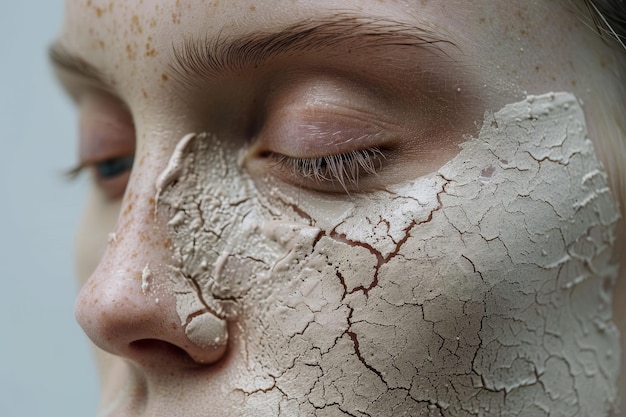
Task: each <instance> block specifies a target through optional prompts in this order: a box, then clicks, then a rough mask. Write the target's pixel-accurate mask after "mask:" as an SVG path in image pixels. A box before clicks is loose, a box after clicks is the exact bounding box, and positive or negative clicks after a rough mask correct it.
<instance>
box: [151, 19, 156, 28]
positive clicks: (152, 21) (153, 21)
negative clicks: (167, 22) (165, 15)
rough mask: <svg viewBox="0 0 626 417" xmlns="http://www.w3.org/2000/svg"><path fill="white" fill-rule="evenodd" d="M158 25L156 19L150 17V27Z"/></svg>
mask: <svg viewBox="0 0 626 417" xmlns="http://www.w3.org/2000/svg"><path fill="white" fill-rule="evenodd" d="M156 25H157V22H156V19H150V27H151V28H153V27H155V26H156Z"/></svg>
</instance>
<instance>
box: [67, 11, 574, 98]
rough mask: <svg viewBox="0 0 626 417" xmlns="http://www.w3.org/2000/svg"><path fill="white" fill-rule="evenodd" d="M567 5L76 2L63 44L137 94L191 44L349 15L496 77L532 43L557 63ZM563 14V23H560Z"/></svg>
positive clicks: (540, 54)
mask: <svg viewBox="0 0 626 417" xmlns="http://www.w3.org/2000/svg"><path fill="white" fill-rule="evenodd" d="M559 3H560V2H534V3H533V5H532V6H530V5H527V4H520V5H513V6H511V4H510V3H508V2H503V1H483V0H478V1H474V2H471V3H469V2H465V1H457V0H446V1H442V0H435V1H424V0H422V1H417V0H416V1H380V0H359V1H355V0H348V1H343V2H341V4H340V5H339V4H338V3H337V2H336V1H332V0H319V1H315V2H311V1H288V0H273V1H263V2H255V1H247V0H233V1H228V2H226V1H213V2H211V1H202V0H187V1H183V0H178V1H175V2H174V1H133V2H112V1H98V0H69V1H68V3H67V7H66V19H65V24H64V27H63V30H62V34H61V36H60V41H61V43H62V44H63V45H64V47H65V48H66V49H68V50H70V51H72V52H75V53H79V54H81V55H82V56H84V57H85V58H86V59H87V60H88V61H89V62H90V63H91V64H93V65H94V66H95V67H97V68H99V69H101V71H102V72H103V73H106V74H116V73H123V74H125V75H126V76H127V77H133V78H134V80H133V82H132V83H129V86H130V85H137V81H139V80H142V79H143V80H147V79H151V78H152V79H153V80H158V78H159V77H160V76H161V72H162V71H161V69H162V68H163V67H165V66H167V65H168V63H170V62H171V60H172V55H173V50H174V49H175V48H176V47H177V46H180V45H181V44H182V43H184V42H185V41H187V40H189V39H208V40H215V39H218V38H219V39H220V40H224V41H226V40H229V39H232V38H237V37H240V36H242V35H250V34H258V33H271V32H277V31H280V30H281V29H284V28H286V27H290V26H292V25H296V24H298V23H302V22H307V21H310V20H311V19H329V18H332V17H334V16H337V15H340V14H342V13H345V12H349V13H351V14H352V15H355V16H363V17H365V18H374V19H384V20H385V21H387V22H394V21H395V22H401V23H403V24H408V25H412V26H415V27H416V28H418V29H419V30H421V31H425V32H430V33H432V34H433V35H434V37H437V38H440V39H444V40H446V41H449V42H450V44H451V45H454V48H452V49H450V51H449V52H450V53H452V54H454V59H455V60H458V61H459V62H462V63H463V64H465V65H466V66H472V65H474V66H476V65H478V64H479V63H482V62H485V59H486V58H491V60H492V61H493V63H494V64H493V65H491V66H493V67H494V68H493V70H494V71H495V70H497V69H498V68H496V67H497V66H498V65H497V64H495V62H500V63H503V62H507V61H513V60H515V61H520V59H519V58H520V54H521V53H522V52H523V51H524V48H525V47H526V48H527V47H528V44H529V43H531V42H532V43H535V44H536V45H539V46H541V48H537V47H535V48H533V54H534V55H535V56H537V57H540V58H541V59H543V60H548V59H550V58H551V59H552V60H553V57H554V51H556V50H559V45H561V44H562V43H563V42H566V41H567V38H566V37H565V36H553V35H547V34H548V33H551V34H554V33H557V34H558V33H564V32H565V28H566V27H568V25H572V24H575V21H576V19H572V18H571V16H569V14H567V13H563V10H561V9H560V6H558V5H557V4H559ZM555 12H558V13H559V19H555V18H554V13H555ZM568 17H569V18H568ZM352 29H353V28H348V29H347V30H352ZM539 40H540V42H539ZM536 45H535V46H536ZM527 49H528V48H527ZM561 49H562V48H561ZM505 52H506V56H504V53H505ZM527 55H528V53H527ZM518 64H520V62H517V64H516V65H518ZM502 67H506V65H502ZM500 70H502V71H507V70H510V68H500ZM121 81H122V80H118V82H121Z"/></svg>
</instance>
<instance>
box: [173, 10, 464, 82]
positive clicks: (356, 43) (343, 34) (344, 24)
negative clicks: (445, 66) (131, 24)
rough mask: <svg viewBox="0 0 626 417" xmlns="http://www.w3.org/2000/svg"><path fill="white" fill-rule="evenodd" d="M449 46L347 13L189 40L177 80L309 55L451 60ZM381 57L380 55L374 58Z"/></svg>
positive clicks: (435, 37)
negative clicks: (390, 51) (418, 54)
mask: <svg viewBox="0 0 626 417" xmlns="http://www.w3.org/2000/svg"><path fill="white" fill-rule="evenodd" d="M443 44H448V45H451V46H455V45H454V43H453V42H451V41H449V40H446V39H445V37H444V36H442V35H441V34H436V33H434V32H432V31H430V30H427V29H424V28H419V27H417V26H415V25H413V24H409V23H405V22H400V21H395V20H390V19H386V18H377V17H364V16H361V15H354V14H350V13H341V14H336V15H332V16H328V17H325V18H317V19H306V20H303V21H300V22H298V23H295V24H292V25H291V26H288V27H286V28H284V29H282V30H280V31H279V32H267V33H263V32H258V33H254V34H251V35H246V36H243V37H241V38H236V39H232V40H231V39H227V38H223V37H221V35H218V36H214V37H207V38H188V39H186V40H184V41H183V42H182V44H181V45H180V46H178V47H174V48H173V57H174V60H173V63H172V64H170V65H169V67H170V70H171V72H172V73H173V75H174V76H175V77H177V78H179V79H181V80H184V81H185V80H186V81H188V82H191V83H193V81H194V80H195V79H197V78H198V77H200V78H204V77H210V78H215V77H220V76H224V75H226V74H228V73H231V72H236V71H238V70H244V69H249V68H257V67H259V66H260V65H262V64H263V63H264V62H266V61H269V60H271V59H272V58H274V57H277V56H290V55H291V56H293V55H299V54H302V53H306V52H310V53H311V52H331V51H334V52H339V53H345V54H346V55H348V54H351V53H363V52H367V53H372V52H375V51H376V50H380V49H382V48H389V47H402V48H404V47H409V48H417V49H420V50H421V51H424V50H428V51H430V52H432V53H439V54H441V55H446V56H447V53H446V52H444V48H443ZM372 56H375V55H372Z"/></svg>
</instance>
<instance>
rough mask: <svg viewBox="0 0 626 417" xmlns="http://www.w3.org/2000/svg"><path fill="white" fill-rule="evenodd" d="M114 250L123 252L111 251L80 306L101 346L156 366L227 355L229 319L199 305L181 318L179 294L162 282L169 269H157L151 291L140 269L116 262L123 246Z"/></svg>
mask: <svg viewBox="0 0 626 417" xmlns="http://www.w3.org/2000/svg"><path fill="white" fill-rule="evenodd" d="M113 252H117V253H118V254H116V253H111V251H110V250H107V253H105V255H104V257H103V260H102V261H101V262H100V264H99V265H98V267H97V269H96V271H95V272H94V273H93V275H92V276H91V278H90V279H89V281H88V282H87V283H86V284H85V286H84V287H83V288H82V289H81V292H80V294H79V296H78V299H77V302H76V308H75V314H76V319H77V321H78V323H79V324H80V325H81V327H82V328H83V330H84V331H85V333H86V334H87V336H89V338H90V339H91V340H92V341H93V342H94V343H95V344H96V345H97V346H98V347H100V348H101V349H103V350H105V351H107V352H109V353H112V354H114V355H118V356H121V357H125V358H128V359H130V360H132V361H134V362H135V363H137V364H138V365H141V366H146V367H153V368H154V367H160V366H164V365H165V364H172V363H174V362H176V363H179V364H181V365H188V364H189V362H190V361H192V362H193V363H195V364H197V365H209V364H213V363H215V362H217V361H219V360H220V359H221V358H222V357H223V356H224V355H225V353H226V351H227V346H228V329H227V322H226V320H224V319H222V318H220V317H218V316H217V315H216V314H214V313H213V312H211V311H208V310H207V309H206V308H204V307H203V306H201V305H199V307H198V308H197V311H196V312H193V313H192V314H190V315H188V316H187V317H185V322H184V323H181V317H179V315H178V312H177V305H176V298H175V297H176V296H175V294H174V293H173V292H172V291H168V290H167V284H162V285H158V284H157V283H158V282H162V283H166V282H167V277H164V276H159V275H164V274H166V272H165V269H164V270H163V271H161V272H159V273H155V272H153V275H154V276H153V277H152V281H153V283H152V285H151V287H152V288H151V289H149V290H148V291H146V285H145V284H146V282H145V280H144V281H143V282H142V277H141V275H142V274H141V271H140V270H139V269H137V270H136V271H133V269H132V266H129V267H127V268H122V269H120V268H113V267H112V265H120V264H119V263H118V262H116V260H118V258H119V252H120V251H119V250H118V251H113ZM122 252H125V251H124V250H123V249H122ZM142 284H143V285H142Z"/></svg>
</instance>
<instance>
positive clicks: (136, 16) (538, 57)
mask: <svg viewBox="0 0 626 417" xmlns="http://www.w3.org/2000/svg"><path fill="white" fill-rule="evenodd" d="M336 4H337V2H333V1H315V2H306V1H301V2H293V1H279V0H277V1H271V2H270V1H264V2H262V3H258V2H248V1H228V2H204V1H187V2H185V1H177V2H176V3H174V2H169V1H151V2H148V1H145V2H106V1H102V2H101V1H73V0H69V1H68V3H67V7H66V20H65V22H64V26H63V29H62V31H61V34H60V36H59V39H58V43H57V45H58V46H57V48H61V49H62V53H61V54H57V62H56V65H57V73H58V75H59V78H60V80H61V82H62V83H63V85H64V87H65V88H66V89H67V90H68V92H69V94H70V95H71V96H72V97H73V98H74V100H75V101H76V103H77V107H78V109H79V112H80V126H81V129H80V131H81V134H80V146H79V147H80V158H81V163H83V164H85V165H86V166H91V167H93V166H94V164H96V163H98V162H101V161H102V160H106V159H108V158H119V157H123V156H126V155H129V154H133V153H134V155H135V162H134V166H133V168H132V174H130V173H129V172H128V171H125V170H122V171H120V174H119V175H116V176H114V177H112V178H108V179H107V178H103V177H102V176H101V175H100V176H98V174H97V173H96V174H95V175H94V178H95V181H94V182H93V186H92V188H91V191H90V193H89V197H88V203H87V207H86V212H85V216H84V218H83V222H82V226H81V232H80V234H79V238H78V276H79V281H80V284H81V287H82V289H81V292H80V295H79V298H78V301H77V307H76V313H77V318H78V321H79V323H80V324H81V326H82V327H83V328H84V330H85V332H86V333H87V335H88V336H89V337H90V339H91V340H92V341H93V342H94V344H95V345H96V351H97V358H98V364H99V369H100V375H101V386H102V396H101V398H102V399H101V408H102V410H104V411H108V410H109V409H110V410H112V413H113V414H111V415H116V416H117V415H119V416H125V415H185V416H193V415H203V416H205V415H211V416H222V415H238V414H237V413H238V411H237V408H231V407H233V406H232V404H230V403H229V401H232V402H235V401H241V396H236V397H233V398H234V399H231V400H224V398H230V397H228V396H229V395H231V394H232V393H233V392H237V393H240V389H239V388H238V387H237V386H235V385H234V384H232V383H231V382H232V381H233V380H235V379H236V378H237V376H238V375H240V374H245V371H246V367H247V366H249V365H248V364H247V363H246V359H245V357H244V356H245V355H244V354H243V353H242V352H243V348H242V347H241V346H242V345H243V342H241V341H242V340H245V337H246V335H245V334H243V333H245V331H246V330H245V329H246V327H245V324H244V325H240V323H238V322H237V319H232V320H230V321H229V324H228V326H229V333H230V335H229V338H230V341H229V344H228V345H227V346H226V347H225V348H220V349H214V348H207V347H200V346H198V345H197V344H194V343H192V342H191V341H190V340H189V338H188V337H187V335H186V333H185V331H184V328H183V327H182V326H181V325H180V317H179V315H178V314H177V311H176V298H175V297H174V295H173V294H171V293H168V292H167V291H164V292H162V293H159V296H158V298H159V302H158V303H155V302H154V298H150V297H146V294H145V291H142V288H141V284H142V280H141V275H142V270H144V268H145V266H146V265H148V264H149V265H157V266H158V265H168V264H171V263H172V262H173V261H172V258H173V254H172V250H171V240H168V239H170V238H171V237H170V236H168V235H167V233H166V228H165V223H166V222H167V220H168V219H167V218H165V217H163V216H164V215H162V216H161V217H159V216H155V183H156V181H157V177H158V175H159V173H161V172H162V171H163V170H164V169H165V167H166V165H167V163H168V160H169V159H170V157H171V155H172V152H173V151H174V149H175V147H176V145H177V143H178V141H179V139H180V138H181V137H183V136H184V135H185V134H187V133H189V132H202V131H208V132H211V133H214V134H216V135H218V136H219V137H220V139H221V141H222V142H229V143H230V145H228V146H225V149H232V147H233V146H234V145H232V144H233V143H234V144H236V146H235V147H239V148H240V149H243V150H244V155H245V157H244V158H243V160H244V163H243V166H244V171H246V172H249V173H251V174H253V176H258V177H263V176H268V177H270V178H272V179H276V180H277V181H279V182H283V183H286V184H287V187H294V186H295V187H296V188H297V187H299V186H302V187H304V188H307V187H310V188H317V189H318V191H321V192H322V193H331V192H332V193H337V192H339V193H341V192H342V188H343V187H341V186H338V185H337V184H334V185H330V186H329V185H322V186H320V185H319V184H316V185H311V184H310V183H300V182H298V183H297V184H294V180H293V179H290V177H289V175H286V173H285V171H284V170H283V171H280V170H276V167H275V164H274V163H272V161H268V159H267V157H266V154H267V152H275V153H281V154H287V153H288V152H291V153H292V154H291V155H289V156H293V157H300V158H310V157H312V156H318V155H319V154H320V153H322V151H324V150H323V149H322V150H319V149H316V148H315V143H314V142H311V141H309V142H307V143H302V142H298V141H297V138H298V137H299V136H298V133H299V132H298V130H297V126H293V125H287V126H282V125H279V126H275V125H271V124H270V125H271V128H272V129H274V130H272V131H271V132H272V135H267V139H263V140H261V141H259V142H253V143H251V144H250V137H249V136H250V134H249V132H250V129H251V128H250V127H249V125H254V122H250V119H251V118H252V119H255V118H256V117H258V116H257V113H262V112H265V113H276V114H286V115H287V116H286V117H284V118H278V119H277V120H279V121H281V120H290V119H291V118H293V119H298V118H299V117H301V118H302V119H304V120H306V121H310V122H311V123H314V122H315V117H317V115H318V114H323V115H326V114H327V113H326V112H329V114H331V116H332V117H335V116H333V109H334V108H335V107H333V104H335V103H336V102H340V103H345V102H348V103H350V106H354V107H355V108H357V110H359V111H360V112H361V115H363V114H370V115H373V116H372V117H373V119H374V120H375V121H376V122H377V123H378V124H379V125H382V126H385V127H384V131H385V132H392V133H390V134H389V136H390V137H391V139H389V141H388V142H389V145H390V146H391V147H393V148H394V149H395V150H396V151H397V153H396V154H393V155H395V156H394V158H396V159H395V160H394V161H393V163H392V164H389V165H391V168H389V169H387V171H381V172H380V173H379V175H378V176H377V177H376V178H374V179H371V180H366V181H364V182H363V183H362V185H361V187H362V188H363V189H361V188H359V190H358V191H365V192H367V191H368V190H369V191H372V190H378V189H381V188H384V187H385V186H386V185H387V184H396V183H400V182H402V181H407V180H411V179H414V178H416V177H418V176H420V175H425V174H428V173H430V172H432V171H435V170H437V169H438V168H439V167H441V166H442V165H443V164H444V163H445V162H447V161H449V160H450V159H452V158H453V157H454V156H455V155H456V154H457V153H458V148H457V147H456V145H457V144H459V143H461V142H463V141H464V139H463V135H465V134H470V135H475V134H476V133H477V131H478V128H479V127H480V126H478V128H477V126H476V124H480V123H482V121H483V113H484V112H485V111H496V110H498V109H500V108H501V107H502V106H504V105H505V104H507V103H511V102H515V101H519V100H520V99H522V98H524V97H525V96H526V94H542V93H545V92H549V91H568V92H572V93H574V94H575V95H576V96H577V97H579V98H580V99H582V101H583V102H584V103H585V106H584V110H585V117H586V120H587V123H588V129H589V134H590V137H591V139H592V141H593V142H594V145H595V147H596V150H597V152H598V155H599V157H600V159H601V160H602V161H603V162H604V163H605V165H606V166H614V162H613V161H612V160H611V159H610V158H611V157H612V155H611V154H612V150H611V149H613V148H612V146H613V145H611V141H612V140H616V139H611V138H612V137H613V138H614V137H615V136H616V133H615V132H618V131H619V126H620V123H621V126H622V128H623V126H624V123H625V121H624V116H623V115H624V114H626V109H625V108H624V101H623V91H620V88H618V86H621V85H623V82H622V83H621V82H620V81H619V80H618V79H617V75H616V74H619V72H620V71H619V69H618V68H619V67H618V64H617V56H618V52H616V51H615V50H614V49H612V48H611V47H609V46H608V45H606V44H605V43H603V42H602V41H601V40H600V39H599V38H598V37H597V36H596V35H595V34H594V33H593V32H591V31H590V30H589V29H588V28H586V27H584V25H583V24H582V23H581V22H580V21H579V19H578V18H577V16H576V15H575V14H574V13H572V12H571V11H569V10H568V9H567V8H566V7H565V6H564V5H562V4H560V3H558V2H553V1H548V0H546V1H537V2H533V3H528V2H524V3H523V5H521V6H518V5H516V6H511V3H510V2H506V1H501V2H493V1H487V0H485V1H482V0H481V1H477V2H471V3H468V2H465V1H458V2H457V1H448V0H446V1H419V2H418V1H415V2H413V1H409V2H400V1H398V2H395V1H387V2H381V1H350V2H341V7H340V8H338V6H337V5H336ZM346 15H348V16H349V18H350V19H353V18H355V17H356V18H361V19H364V20H366V21H368V22H370V23H371V22H372V21H373V20H375V19H382V20H384V21H385V22H392V21H393V22H401V23H403V24H406V25H407V27H411V26H412V27H419V28H421V29H420V33H422V34H424V33H425V32H426V31H428V33H427V34H425V35H424V36H423V38H424V39H428V40H431V41H432V40H437V41H438V42H437V43H436V45H437V48H439V49H440V50H439V49H438V50H436V51H433V49H428V48H424V47H422V46H420V47H417V48H413V49H410V50H407V48H406V47H400V46H398V45H386V46H384V47H383V46H379V45H375V46H372V45H371V43H369V46H368V41H367V40H361V42H362V43H363V44H365V46H364V47H363V50H362V51H359V47H360V44H359V40H358V36H355V39H350V40H348V41H347V42H349V43H348V44H347V45H340V46H339V47H338V48H335V49H333V48H331V47H328V46H327V45H326V46H325V45H324V42H321V46H320V42H319V41H318V44H317V46H316V48H317V49H315V48H313V49H314V50H307V49H306V48H305V50H304V51H295V52H294V51H290V52H289V53H288V54H286V55H285V54H283V55H281V54H277V55H275V56H270V57H269V58H267V59H266V60H264V61H263V62H261V63H260V64H259V65H258V66H257V67H256V68H255V66H254V63H253V64H252V65H248V66H244V67H240V68H228V67H226V68H225V69H224V70H223V71H220V72H219V73H213V74H207V73H206V72H205V73H204V74H201V75H191V76H187V77H186V78H185V79H183V80H181V79H179V78H180V77H177V74H179V73H180V71H177V68H178V69H179V68H180V66H177V64H176V63H175V58H174V53H173V51H174V50H178V51H180V50H181V46H182V44H183V41H187V40H193V39H201V40H204V39H208V40H214V39H217V38H218V37H219V39H224V40H232V39H238V38H241V37H243V36H246V35H251V34H252V35H254V34H268V33H277V32H280V31H282V30H284V29H285V28H289V27H294V25H296V26H297V25H302V22H303V21H305V22H306V21H307V19H309V21H310V19H313V20H314V21H322V22H328V21H330V22H336V21H340V20H341V18H342V16H344V17H345V16H346ZM352 30H354V32H355V33H357V34H358V30H356V29H354V28H352ZM372 30H373V29H372ZM363 39H365V38H363ZM442 40H443V41H442ZM404 41H405V42H406V39H404ZM326 43H328V41H327V42H326ZM368 48H369V49H368ZM403 48H404V49H403ZM309 49H311V48H309ZM352 49H354V50H357V52H355V53H354V55H351V56H349V57H348V58H346V56H347V55H346V52H345V51H346V50H352ZM67 55H71V56H73V57H78V58H79V59H80V60H81V61H77V60H76V59H67ZM58 56H61V58H60V59H59V58H58ZM378 56H384V57H386V61H387V62H390V65H388V66H382V65H379V64H376V63H375V62H376V59H375V57H378ZM407 56H408V57H410V58H411V59H407ZM77 62H79V63H80V65H75V64H76V63H77ZM84 62H86V63H88V64H89V65H88V66H85V65H83V63H84ZM373 62H374V64H373V65H371V66H370V65H369V64H370V63H373ZM72 63H73V64H74V65H70V64H72ZM416 66H417V69H416ZM85 69H87V70H86V71H85ZM81 70H82V71H81ZM285 74H286V75H285ZM285 80H286V81H285ZM354 80H358V81H354ZM268 85H269V86H271V88H269V89H268V88H266V87H267V86H268ZM370 92H372V93H371V94H370ZM390 96H393V97H396V98H397V100H390V99H388V98H389V97H390ZM259 100H262V102H263V103H267V104H266V105H265V107H264V106H263V105H259V104H258V101H259ZM319 102H322V103H325V105H326V107H324V108H323V109H320V108H319V107H316V106H317V103H319ZM329 103H330V104H329ZM355 103H356V104H355ZM259 106H260V107H259ZM350 106H348V107H350ZM259 108H260V109H262V111H261V110H258V109H259ZM329 108H330V110H328V109H329ZM416 108H418V109H420V110H419V111H416V110H415V109H416ZM242 109H244V110H243V111H242ZM281 112H282V113H281ZM379 113H381V114H379ZM269 120H274V119H272V118H271V117H270V118H269ZM324 120H325V121H326V119H324ZM329 120H330V122H337V121H336V120H337V119H329ZM242 126H243V127H242ZM616 126H618V127H616ZM342 128H343V129H345V130H349V129H351V128H352V126H348V127H342ZM252 129H254V127H252ZM355 129H356V128H355ZM285 132H287V134H285ZM622 134H623V133H622ZM382 136H384V134H383V135H382ZM294 138H295V139H294ZM346 139H349V138H346ZM350 150H353V149H346V151H350ZM354 150H358V149H354ZM294 152H295V154H294ZM391 158H392V156H387V159H391ZM609 175H610V180H612V181H613V184H616V183H617V182H618V179H617V178H618V177H619V176H622V178H623V175H624V173H623V171H621V170H619V168H618V169H615V170H612V171H610V172H609ZM216 181H218V179H216ZM622 181H623V180H622ZM613 192H614V194H615V196H616V197H617V195H618V190H617V187H616V186H615V187H614V188H613ZM303 195H304V196H305V197H304V198H306V196H307V195H308V194H306V193H304V194H303ZM350 198H351V197H350V196H345V199H347V200H349V199H350ZM310 203H311V204H313V205H315V201H312V202H310ZM620 227H621V229H620V230H618V237H619V238H620V239H621V240H623V237H624V233H625V231H624V227H623V224H621V225H620ZM111 232H114V235H109V234H110V233H111ZM168 242H169V243H168ZM364 243H367V242H364ZM155 270H157V271H158V270H159V268H158V267H157V268H155ZM158 274H159V273H158V272H157V273H156V276H155V277H154V279H155V280H156V281H157V282H159V280H165V278H164V277H160V276H159V275H158ZM622 275H623V273H622ZM625 280H626V277H624V279H620V280H618V281H617V286H616V288H615V290H614V293H615V294H617V297H619V294H623V293H624V291H626V289H623V286H624V281H625ZM277 290H278V289H277ZM620 307H621V308H622V309H623V308H624V303H616V306H615V308H614V316H615V322H616V324H617V325H618V327H620V328H621V329H622V332H624V331H626V326H625V323H624V322H625V320H623V317H625V313H624V312H623V311H620V310H619V308H620ZM415 343H420V341H416V342H415ZM355 355H356V353H355ZM625 372H626V371H625ZM622 374H624V372H622ZM354 378H355V379H354V381H353V383H354V384H358V382H357V380H358V376H354ZM249 384H250V385H254V381H250V382H249ZM623 385H625V384H621V386H623ZM258 388H259V389H262V388H263V386H259V387H258ZM238 389H239V391H237V390H238ZM622 391H623V390H622ZM238 395H239V394H238ZM621 401H622V403H623V402H624V401H626V395H621ZM141 413H144V414H141ZM176 413H178V414H176ZM329 413H330V414H328V415H342V414H338V413H339V412H336V414H333V412H331V411H329ZM248 415H250V414H248ZM252 415H253V414H252ZM286 415H288V414H286ZM320 415H322V414H320ZM444 415H445V414H444Z"/></svg>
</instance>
